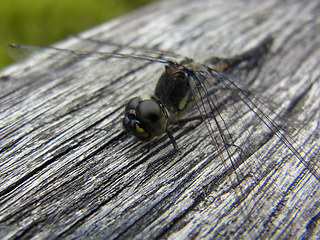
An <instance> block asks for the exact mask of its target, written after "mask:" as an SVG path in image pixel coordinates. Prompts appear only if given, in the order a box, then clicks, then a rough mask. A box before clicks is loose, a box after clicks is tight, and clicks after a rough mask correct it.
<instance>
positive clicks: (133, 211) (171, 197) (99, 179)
mask: <svg viewBox="0 0 320 240" xmlns="http://www.w3.org/2000/svg"><path fill="white" fill-rule="evenodd" d="M319 7H320V6H319V2H318V1H315V0H314V1H303V2H302V1H297V0H296V1H294V0H292V1H276V0H270V1H244V0H242V1H220V0H214V1H211V0H199V1H191V0H175V1H160V2H157V3H155V4H152V5H149V6H147V7H145V8H142V9H139V10H137V11H134V12H132V13H130V14H128V15H126V16H123V17H120V18H118V19H115V20H113V21H110V22H107V23H105V24H103V25H101V26H98V27H96V28H94V29H90V30H88V31H86V32H84V33H82V34H81V37H82V38H93V39H96V40H99V41H102V42H113V43H117V44H122V45H129V46H133V47H143V48H149V49H160V50H163V51H169V52H174V53H176V54H180V55H182V56H187V57H190V58H192V59H195V60H197V61H198V62H204V61H205V60H206V59H209V58H210V57H212V56H222V57H228V56H233V55H236V54H240V53H242V52H244V51H246V50H248V49H250V48H251V47H253V46H255V45H256V44H257V43H258V42H259V41H261V40H262V39H264V38H265V37H267V36H270V35H272V36H273V37H274V44H273V46H272V53H271V54H269V55H268V56H267V57H266V58H265V59H264V60H263V61H262V62H261V64H259V65H258V66H257V67H255V68H253V69H250V70H248V69H246V68H244V69H241V68H240V70H236V71H233V72H232V73H231V74H232V75H233V77H232V79H234V80H235V81H236V82H237V84H240V85H241V86H244V87H247V88H250V90H252V91H253V92H255V95H256V96H258V97H259V98H258V99H255V101H260V100H262V101H263V102H265V105H261V107H263V106H264V107H265V109H267V107H270V108H271V110H272V111H275V112H277V113H278V114H279V115H281V116H282V117H283V118H284V119H285V120H286V125H283V127H285V129H286V131H287V135H285V136H287V137H289V138H290V139H293V141H294V143H297V145H299V146H300V147H301V148H303V152H302V153H301V154H302V155H303V156H304V155H307V156H304V157H305V159H313V161H314V162H315V163H316V164H318V165H317V166H319V163H318V162H319V145H320V140H319V132H320V131H319V118H320V112H319V108H320V101H319V96H320V86H319V84H320V82H319V75H320V71H319V59H320V50H319V49H320V47H319V43H320V37H319V32H320V25H319V23H320V14H319V9H320V8H319ZM56 46H57V47H61V48H68V49H75V50H83V51H100V52H111V51H115V50H119V48H118V47H117V46H112V45H110V44H102V43H100V42H93V41H88V40H83V39H80V38H77V37H70V38H69V39H67V40H65V41H63V42H61V43H58V44H56ZM122 52H123V53H141V51H139V50H137V51H136V50H132V49H130V48H127V49H124V50H122ZM144 54H148V55H152V53H144ZM167 57H168V56H167ZM161 71H163V64H159V63H152V62H147V61H139V60H133V59H115V58H110V57H105V58H104V59H101V57H99V56H98V55H97V54H87V55H85V56H82V57H81V58H79V57H77V56H71V55H70V54H68V53H67V52H66V53H58V54H57V53H56V52H53V51H44V52H42V53H39V54H37V55H35V56H33V57H31V58H29V59H27V60H25V61H23V62H21V63H17V64H15V65H12V66H10V67H8V68H7V69H4V70H3V71H2V72H1V73H0V86H1V88H0V119H1V121H0V124H1V127H0V134H1V140H0V159H1V162H0V238H1V239H57V238H59V239H200V238H204V239H215V238H217V239H219V238H223V239H229V238H231V239H316V238H319V237H320V228H319V218H320V213H319V211H320V204H319V199H320V191H319V187H320V184H319V181H318V180H317V179H316V178H315V176H314V175H312V174H311V172H310V171H309V170H308V169H307V168H306V167H305V166H304V165H303V164H302V163H301V162H300V161H299V160H298V159H297V157H296V156H294V154H292V152H291V151H290V150H289V149H288V147H287V146H286V145H285V144H283V142H282V141H281V140H280V139H279V138H278V137H277V136H275V134H273V135H259V133H260V131H262V128H263V127H264V124H263V123H261V121H260V120H259V119H257V118H252V116H251V117H250V114H249V113H247V114H241V113H243V111H244V112H245V110H243V109H241V108H239V109H238V113H237V114H235V118H234V119H227V120H226V121H227V123H230V124H231V123H233V122H232V121H234V122H235V124H234V125H231V127H230V131H232V133H233V134H234V136H235V139H236V141H237V142H236V143H237V145H239V146H241V147H242V145H241V144H242V143H243V144H244V145H243V146H249V147H248V149H242V151H244V153H247V155H246V158H245V159H244V162H243V163H238V164H239V166H238V167H239V168H238V169H237V172H236V174H235V173H234V172H232V169H233V168H232V167H230V163H229V162H227V161H226V162H224V163H222V161H223V159H224V158H223V156H224V155H221V156H220V157H216V155H217V154H218V153H217V149H216V148H215V147H214V146H212V144H211V139H210V137H208V133H207V129H206V127H205V125H204V124H202V123H200V122H191V123H188V124H185V125H184V126H183V127H180V126H172V131H173V134H174V136H175V138H176V140H177V143H178V145H179V147H180V149H181V152H180V153H179V154H175V155H173V156H169V157H164V156H166V155H167V154H168V153H169V152H170V151H171V150H172V145H171V143H170V141H169V139H168V138H167V137H166V136H162V137H159V138H156V139H154V140H153V141H151V142H148V143H142V142H137V141H136V140H135V139H133V138H131V137H129V136H127V135H126V134H125V133H124V132H123V130H122V126H121V118H122V113H123V107H124V105H125V103H126V102H127V101H128V99H130V98H131V97H133V96H136V95H146V94H149V93H152V91H153V88H154V86H155V83H156V81H157V79H158V77H159V76H160V74H161ZM242 105H244V104H242ZM242 105H241V104H239V106H242ZM230 107H231V109H232V110H234V109H236V108H237V107H238V105H237V103H235V105H234V106H230ZM226 111H228V109H227V110H226ZM192 113H193V114H196V113H197V111H196V109H195V110H194V111H193V112H192ZM245 113H246V112H245ZM237 134H238V135H237ZM259 136H260V137H259ZM249 139H250V144H248V142H249ZM245 144H247V145H245ZM256 145H257V146H258V149H257V148H256ZM306 161H308V160H306ZM317 166H316V167H317ZM317 170H318V169H316V171H317ZM237 174H242V175H244V178H243V179H242V178H241V179H240V181H239V180H237Z"/></svg>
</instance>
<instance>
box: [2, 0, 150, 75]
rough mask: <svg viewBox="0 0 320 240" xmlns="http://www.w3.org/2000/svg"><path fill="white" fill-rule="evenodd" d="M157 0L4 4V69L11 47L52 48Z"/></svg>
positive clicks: (18, 1)
mask: <svg viewBox="0 0 320 240" xmlns="http://www.w3.org/2000/svg"><path fill="white" fill-rule="evenodd" d="M153 1H155V0H0V49H1V50H0V69H1V68H3V67H4V66H6V65H8V64H10V63H11V62H12V60H11V59H10V58H9V57H8V56H7V55H6V53H5V48H6V46H7V45H8V44H10V43H24V44H36V45H50V44H51V43H54V42H56V41H58V40H61V39H64V38H66V37H67V36H68V35H70V34H76V33H78V32H80V31H83V30H85V29H88V28H90V27H93V26H95V25H98V24H99V23H102V22H104V21H106V20H108V19H111V18H114V17H116V16H119V15H122V14H124V13H126V12H128V11H130V10H132V9H134V8H136V7H139V6H142V5H144V4H147V3H149V2H153Z"/></svg>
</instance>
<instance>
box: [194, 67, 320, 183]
mask: <svg viewBox="0 0 320 240" xmlns="http://www.w3.org/2000/svg"><path fill="white" fill-rule="evenodd" d="M195 76H196V77H195V81H197V82H198V84H201V88H203V89H204V90H203V91H197V93H196V94H197V97H196V99H197V102H198V103H197V105H198V108H201V109H202V110H201V111H202V112H203V113H204V114H206V115H208V114H211V115H212V116H214V117H213V118H212V119H213V121H212V119H210V117H209V118H206V122H207V124H206V125H207V128H208V130H209V132H210V135H211V137H212V136H213V135H214V134H215V133H214V131H213V128H212V127H211V125H212V124H213V123H214V124H215V125H216V129H218V131H219V135H220V137H221V138H222V142H223V144H225V145H227V146H236V147H237V148H239V149H240V152H241V153H242V152H246V156H241V158H242V159H241V161H244V160H245V158H247V157H249V156H250V155H252V154H255V153H256V152H257V151H258V150H259V148H260V147H261V146H263V145H264V144H265V143H266V142H267V141H268V140H269V139H271V138H272V137H274V136H276V137H277V138H278V139H279V142H280V143H282V144H283V145H284V146H285V147H286V148H287V149H289V151H290V152H291V154H292V155H293V156H295V157H296V158H297V159H298V160H299V161H300V162H301V163H302V164H303V165H304V166H305V167H306V168H307V169H309V171H310V172H311V173H312V174H313V175H314V176H315V177H316V178H317V179H318V180H319V181H320V166H319V164H318V161H317V156H308V155H307V154H306V153H305V152H304V151H303V149H302V147H301V145H302V144H301V145H300V144H299V143H298V142H297V140H295V139H294V138H293V137H292V136H291V135H290V134H289V133H288V132H287V129H286V130H285V127H287V126H288V125H290V124H288V120H287V119H285V118H284V117H285V116H284V115H281V116H280V115H279V114H278V113H276V110H275V109H274V108H273V107H271V106H270V104H267V103H265V102H263V101H261V100H260V99H259V98H258V97H256V95H255V94H254V93H253V92H251V91H250V90H247V89H245V90H244V89H242V88H240V87H239V86H238V85H237V84H235V82H234V81H232V80H231V79H230V78H228V77H227V76H225V75H223V74H222V73H220V72H216V71H214V70H212V69H210V68H207V69H206V70H205V71H204V72H196V74H195ZM201 78H203V79H204V80H205V81H204V80H201ZM199 79H200V81H199ZM195 89H196V88H195ZM200 93H201V96H200ZM204 103H205V104H204ZM199 105H200V106H199ZM237 119H238V120H237ZM239 120H240V123H236V121H239ZM251 121H255V123H254V124H253V125H252V124H251V125H247V124H248V122H251ZM246 125H247V126H248V129H246ZM208 126H209V127H208ZM239 126H240V127H241V126H242V127H243V129H242V130H239V129H238V128H239ZM249 126H251V127H249ZM290 127H291V126H290ZM250 128H251V129H250ZM253 128H255V129H253ZM242 150H243V151H242ZM230 159H231V158H230ZM231 160H232V159H231ZM241 161H240V163H241ZM250 164H251V163H250ZM233 165H234V166H237V164H234V163H233Z"/></svg>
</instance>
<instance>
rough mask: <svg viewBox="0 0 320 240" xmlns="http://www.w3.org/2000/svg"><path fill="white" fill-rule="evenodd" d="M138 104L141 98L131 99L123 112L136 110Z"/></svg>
mask: <svg viewBox="0 0 320 240" xmlns="http://www.w3.org/2000/svg"><path fill="white" fill-rule="evenodd" d="M139 102H141V98H140V97H134V98H132V99H131V100H130V101H129V102H128V103H127V104H126V108H125V111H126V112H127V111H129V110H130V109H136V108H137V106H138V104H139Z"/></svg>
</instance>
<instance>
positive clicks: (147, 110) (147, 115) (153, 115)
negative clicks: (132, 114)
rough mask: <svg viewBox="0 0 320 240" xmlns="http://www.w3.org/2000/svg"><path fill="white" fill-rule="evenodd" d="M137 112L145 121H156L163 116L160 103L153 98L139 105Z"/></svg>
mask: <svg viewBox="0 0 320 240" xmlns="http://www.w3.org/2000/svg"><path fill="white" fill-rule="evenodd" d="M137 114H138V115H139V118H140V119H143V122H144V123H149V122H150V123H151V124H152V123H155V122H157V121H159V119H161V118H162V117H163V112H162V109H161V107H160V106H159V104H158V103H156V102H155V101H153V100H145V101H142V102H140V103H139V105H138V106H137Z"/></svg>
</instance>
